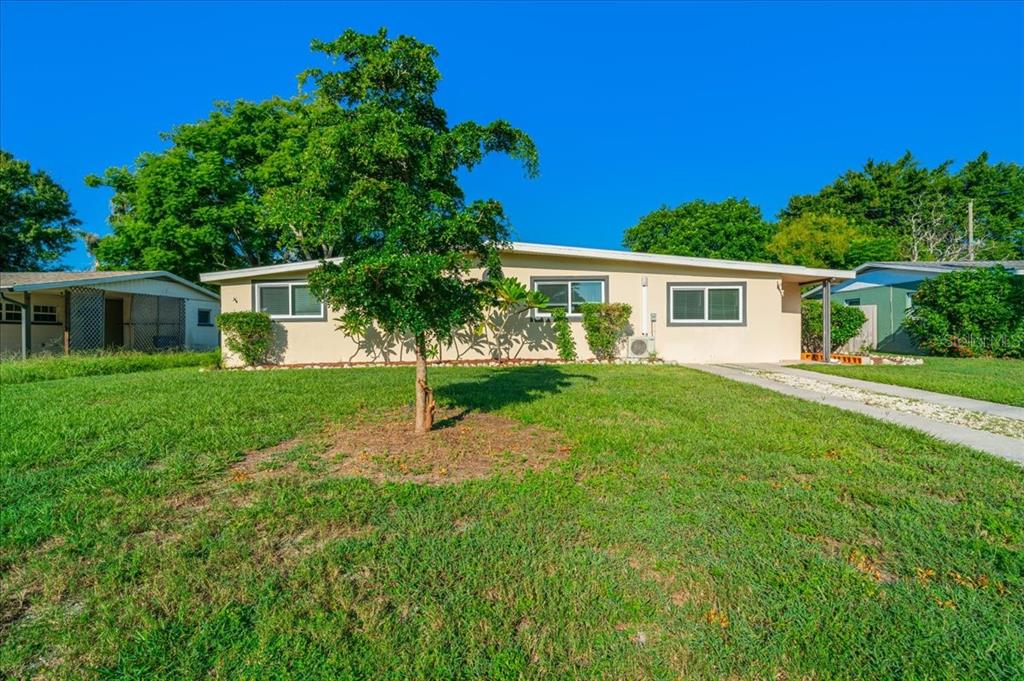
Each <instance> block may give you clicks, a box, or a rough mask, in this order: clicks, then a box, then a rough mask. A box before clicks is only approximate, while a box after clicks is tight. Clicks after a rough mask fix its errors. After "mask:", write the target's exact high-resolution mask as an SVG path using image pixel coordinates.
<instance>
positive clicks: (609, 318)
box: [559, 303, 633, 362]
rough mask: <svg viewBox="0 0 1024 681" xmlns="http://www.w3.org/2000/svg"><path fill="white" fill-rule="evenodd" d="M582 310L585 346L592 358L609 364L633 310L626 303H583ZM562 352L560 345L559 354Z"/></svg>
mask: <svg viewBox="0 0 1024 681" xmlns="http://www.w3.org/2000/svg"><path fill="white" fill-rule="evenodd" d="M581 309H582V310H583V330H584V331H585V332H586V335H587V345H589V346H590V351H591V352H592V353H594V357H596V358H597V359H598V360H600V361H603V362H610V361H612V360H613V359H615V357H616V356H617V355H618V352H619V346H620V345H621V344H622V340H623V338H625V335H626V330H627V329H628V328H629V315H630V314H632V312H633V309H632V308H631V307H630V306H629V305H627V304H626V303H585V304H584V305H582V306H581ZM561 352H562V349H561V345H560V346H559V353H561Z"/></svg>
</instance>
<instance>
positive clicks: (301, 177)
mask: <svg viewBox="0 0 1024 681" xmlns="http://www.w3.org/2000/svg"><path fill="white" fill-rule="evenodd" d="M313 48H314V50H316V51H319V52H322V53H324V54H326V55H328V56H331V57H333V58H335V59H337V60H339V61H341V62H343V63H344V66H345V68H343V69H342V70H338V71H324V70H321V69H316V70H311V71H307V72H305V73H304V74H303V76H302V78H303V84H304V86H307V87H311V88H312V93H311V99H312V101H313V102H314V104H312V105H311V106H315V107H319V110H320V111H322V112H323V113H321V114H319V119H318V121H319V122H318V124H317V126H315V127H314V128H313V129H311V132H310V136H309V139H310V140H313V139H314V138H316V139H319V140H332V141H333V142H334V143H336V144H338V145H340V147H332V146H330V145H327V146H326V147H325V148H324V149H321V150H316V151H315V152H314V153H313V154H312V155H311V154H310V153H309V152H308V151H307V152H304V153H306V155H307V161H308V162H304V163H303V164H302V165H301V166H300V167H298V168H297V173H296V178H297V179H296V182H297V184H298V185H299V186H301V187H302V188H303V190H304V193H303V194H301V195H299V196H293V197H289V196H288V194H287V193H285V192H277V191H275V192H271V193H270V194H269V197H268V198H269V200H268V205H272V204H273V203H274V202H277V201H281V203H282V205H283V206H286V207H287V206H295V208H294V209H287V210H284V209H277V211H276V212H277V213H278V214H280V215H287V216H289V217H290V218H292V219H294V217H295V216H304V215H306V214H307V213H308V212H309V211H310V210H313V209H316V210H318V211H320V212H321V213H323V214H326V215H327V216H329V217H327V218H326V219H323V218H321V217H320V214H319V213H318V214H317V215H316V216H315V217H316V219H309V220H302V219H300V220H299V221H300V222H302V223H303V225H304V229H303V230H302V233H301V235H299V234H298V233H294V232H293V235H292V236H286V237H285V238H287V239H292V238H293V237H294V244H295V247H296V248H298V249H299V250H304V251H310V250H311V246H317V247H319V246H322V245H325V244H331V245H332V246H333V248H332V251H331V252H332V253H333V254H334V255H340V256H342V257H343V259H342V261H341V262H340V263H336V264H328V263H325V264H324V265H323V266H322V267H321V268H320V269H319V270H318V271H316V272H314V273H313V274H312V275H311V276H310V283H311V285H312V287H313V291H314V292H315V293H316V294H317V295H318V296H319V297H320V298H322V299H323V300H325V301H327V302H328V304H330V306H331V307H332V308H333V309H338V310H342V311H343V313H342V318H343V324H344V325H345V326H347V327H349V328H366V327H368V326H370V325H373V326H376V327H378V328H380V329H381V330H382V331H384V332H385V333H392V334H401V335H410V336H415V337H423V338H427V339H430V340H431V341H434V340H445V339H448V338H450V337H451V335H452V333H453V332H454V331H455V330H456V329H457V328H460V327H463V326H466V325H468V324H472V323H475V322H478V321H479V320H480V319H481V317H482V314H483V310H484V307H485V306H486V305H487V304H488V302H489V301H490V298H489V295H490V294H489V291H488V290H487V286H486V285H485V284H484V282H483V281H482V280H481V279H475V278H473V277H470V276H469V272H470V268H471V267H473V266H476V265H479V266H482V267H483V268H484V269H485V270H487V271H488V273H489V274H490V275H492V276H495V275H498V274H500V265H499V261H498V258H497V254H498V252H499V251H500V249H502V248H503V247H505V246H506V245H507V243H508V241H509V226H508V220H507V218H506V216H505V212H504V209H503V208H502V206H501V203H500V202H498V201H496V200H494V199H481V200H477V201H473V202H471V203H468V204H467V203H466V201H465V195H464V193H463V191H462V188H461V187H460V186H459V183H458V178H457V173H458V171H460V170H466V169H470V168H473V167H474V166H476V165H477V164H479V163H481V162H482V161H483V159H484V157H486V156H487V155H488V154H492V153H505V154H507V155H509V156H511V157H512V158H516V159H518V160H520V161H521V162H522V163H523V167H524V169H525V172H526V174H527V175H528V176H531V177H532V176H535V175H536V174H537V150H536V147H535V146H534V144H533V141H532V140H531V139H530V138H529V136H527V135H526V133H524V132H522V131H521V130H518V129H516V128H514V127H512V126H511V125H510V124H509V123H507V122H506V121H501V120H499V121H495V122H492V123H489V124H479V123H475V122H466V123H461V124H459V125H456V126H454V127H449V126H448V125H447V122H446V116H445V114H444V111H443V110H442V109H440V108H438V107H437V106H436V105H435V103H434V101H433V94H434V89H435V87H436V85H437V82H438V80H439V78H440V74H439V73H438V71H437V68H436V66H435V65H434V58H435V57H436V51H435V50H434V48H433V47H431V46H429V45H424V44H423V43H420V42H418V41H416V40H415V39H413V38H409V37H405V36H402V37H399V38H396V39H391V38H389V37H388V36H387V32H386V31H384V30H381V31H379V32H378V33H376V34H372V35H361V34H358V33H355V32H353V31H346V32H345V34H343V35H342V36H341V37H340V38H338V39H337V40H335V41H332V42H320V41H318V42H315V43H314V45H313ZM318 178H330V182H327V181H320V180H319V179H318ZM298 204H302V206H304V207H305V208H301V207H298ZM321 207H322V210H321Z"/></svg>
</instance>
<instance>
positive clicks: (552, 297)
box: [536, 281, 569, 311]
mask: <svg viewBox="0 0 1024 681" xmlns="http://www.w3.org/2000/svg"><path fill="white" fill-rule="evenodd" d="M536 290H537V291H538V292H540V293H543V294H544V295H546V296H547V297H548V304H547V309H548V310H552V309H554V308H556V307H560V308H562V309H563V310H566V311H568V305H569V288H568V286H567V285H566V283H565V282H564V281H559V282H552V283H547V282H538V283H537V286H536Z"/></svg>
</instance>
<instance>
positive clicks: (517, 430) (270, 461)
mask: <svg viewBox="0 0 1024 681" xmlns="http://www.w3.org/2000/svg"><path fill="white" fill-rule="evenodd" d="M300 448H301V450H300ZM296 451H301V455H300V456H296V455H295V452H296ZM568 453H569V447H568V445H567V444H566V443H565V441H564V440H563V439H562V437H561V436H560V435H559V434H558V433H556V432H555V431H553V430H549V429H547V428H543V427H540V426H528V425H525V424H522V423H519V422H518V421H513V420H512V419H508V418H505V417H503V416H498V415H496V414H485V413H480V412H471V411H465V410H463V411H460V410H454V409H448V410H442V409H439V410H438V413H437V418H436V421H435V425H434V429H433V430H432V431H430V432H429V433H427V434H425V435H421V436H417V435H415V434H413V432H412V416H411V414H408V413H405V412H393V413H390V414H388V415H387V416H386V417H385V418H384V419H383V420H369V419H357V420H353V421H349V422H346V423H338V424H332V425H331V426H330V427H328V428H327V429H325V430H324V432H322V433H321V434H320V435H318V436H315V437H314V438H310V439H307V440H301V439H296V440H289V441H286V442H282V443H281V444H279V445H275V446H274V447H270V448H268V449H263V450H256V451H253V452H249V453H248V454H247V455H246V457H245V459H244V460H242V461H240V462H238V463H237V464H235V465H234V466H232V468H231V471H230V476H231V479H232V480H234V481H236V482H241V481H245V480H249V479H260V478H266V477H275V476H280V475H282V474H285V473H288V472H289V471H292V470H294V468H295V466H296V465H298V464H299V463H303V464H305V465H308V466H311V467H313V468H314V469H316V470H322V471H323V472H324V473H326V474H328V475H337V476H343V477H362V478H369V479H371V480H376V481H394V482H416V483H421V484H428V485H441V484H447V483H454V482H460V481H463V480H471V479H477V478H486V477H489V476H491V475H494V474H496V473H502V472H511V473H516V472H524V471H537V470H542V469H544V468H546V467H547V466H548V465H550V464H551V463H553V462H555V461H559V460H562V459H564V458H566V456H567V455H568Z"/></svg>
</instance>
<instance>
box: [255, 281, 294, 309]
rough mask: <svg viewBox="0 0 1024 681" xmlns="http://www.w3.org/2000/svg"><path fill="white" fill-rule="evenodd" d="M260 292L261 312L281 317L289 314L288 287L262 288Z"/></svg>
mask: <svg viewBox="0 0 1024 681" xmlns="http://www.w3.org/2000/svg"><path fill="white" fill-rule="evenodd" d="M259 292H260V312H266V313H267V314H269V315H281V316H287V315H288V314H289V313H288V287H287V286H260V287H259Z"/></svg>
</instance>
